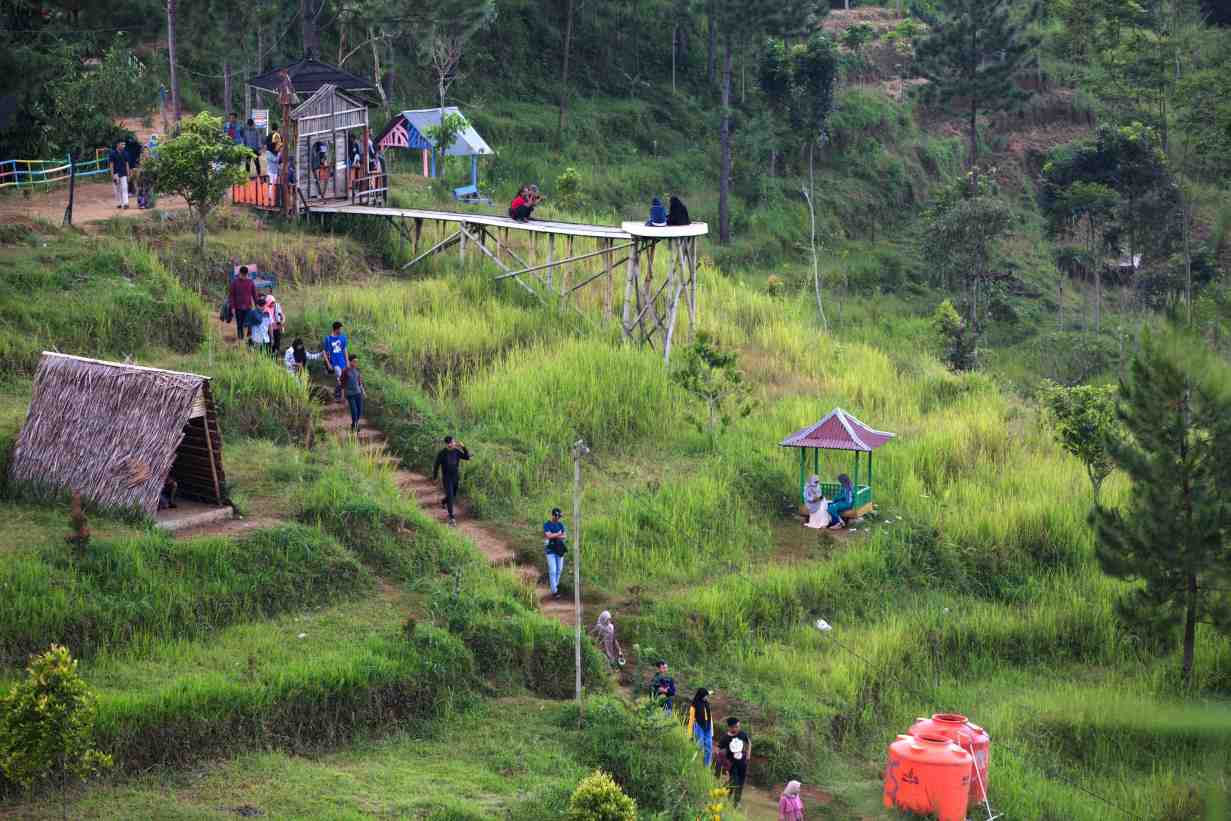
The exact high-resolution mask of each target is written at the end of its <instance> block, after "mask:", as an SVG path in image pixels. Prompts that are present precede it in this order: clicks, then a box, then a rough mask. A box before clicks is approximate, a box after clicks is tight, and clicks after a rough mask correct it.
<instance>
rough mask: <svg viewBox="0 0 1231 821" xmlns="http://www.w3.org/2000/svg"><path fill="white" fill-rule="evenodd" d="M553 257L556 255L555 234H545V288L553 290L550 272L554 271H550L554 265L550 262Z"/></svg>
mask: <svg viewBox="0 0 1231 821" xmlns="http://www.w3.org/2000/svg"><path fill="white" fill-rule="evenodd" d="M555 257H556V235H555V234H548V235H547V290H549V291H554V290H555V288H554V286H553V285H552V274H553V273H554V272H553V271H552V268H553V267H554V266H553V264H552V263H553V262H554V260H555Z"/></svg>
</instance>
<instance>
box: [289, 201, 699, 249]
mask: <svg viewBox="0 0 1231 821" xmlns="http://www.w3.org/2000/svg"><path fill="white" fill-rule="evenodd" d="M309 210H310V211H311V212H312V213H313V214H351V215H355V216H370V217H386V218H389V219H407V220H416V219H421V220H438V221H440V222H456V223H459V224H460V223H465V224H466V225H485V226H488V227H491V228H509V229H513V230H517V231H532V232H535V233H539V234H564V235H566V236H574V237H595V238H598V239H623V240H631V239H632V238H633V235H632V234H630V233H628V232H627V231H625V230H624V229H623V228H616V227H614V226H611V225H587V224H585V223H580V222H556V221H555V220H537V219H532V220H530V221H528V222H518V221H517V220H515V219H511V218H509V217H502V216H499V215H497V214H481V213H476V212H466V211H429V210H426V209H422V208H387V207H386V208H379V207H373V206H369V205H349V204H347V205H332V204H331V205H313V204H309ZM700 224H701V225H704V224H703V223H700ZM689 227H692V226H689ZM701 233H704V230H702V232H701Z"/></svg>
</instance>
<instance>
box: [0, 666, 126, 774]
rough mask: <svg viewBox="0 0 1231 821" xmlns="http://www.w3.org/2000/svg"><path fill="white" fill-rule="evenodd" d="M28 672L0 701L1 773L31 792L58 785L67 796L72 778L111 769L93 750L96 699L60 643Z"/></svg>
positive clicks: (98, 753)
mask: <svg viewBox="0 0 1231 821" xmlns="http://www.w3.org/2000/svg"><path fill="white" fill-rule="evenodd" d="M26 673H27V678H26V680H25V681H24V682H20V683H18V684H14V685H13V688H12V689H11V690H10V691H9V693H8V695H7V696H4V697H3V698H0V770H2V771H3V772H4V775H5V777H6V778H8V779H9V780H10V781H12V782H14V783H16V784H20V785H21V786H23V787H26V788H27V789H28V788H30V787H32V786H34V785H35V784H37V783H38V782H41V781H50V782H54V783H55V784H56V785H57V787H58V788H59V789H60V792H61V795H63V792H64V788H65V787H66V786H67V782H68V780H69V779H70V778H79V779H84V778H88V777H89V776H91V775H93V774H94V773H95V772H97V771H99V770H100V769H103V768H105V767H109V766H111V758H110V757H109V756H107V755H104V754H103V753H101V752H99V751H98V750H97V749H96V748H95V747H94V721H95V718H96V716H97V708H96V705H95V699H94V694H93V693H92V692H90V689H89V688H88V687H87V686H86V683H85V682H84V681H83V680H82V679H81V676H80V675H78V673H77V662H76V661H75V660H74V659H73V657H72V656H70V655H69V652H68V650H67V649H66V648H64V647H61V646H59V645H56V644H53V645H51V647H50V649H48V650H47V652H45V653H43V654H41V655H38V656H35V657H34V658H32V659H31V660H30V666H29V667H27V668H26Z"/></svg>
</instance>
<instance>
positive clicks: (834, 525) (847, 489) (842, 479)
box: [828, 473, 855, 530]
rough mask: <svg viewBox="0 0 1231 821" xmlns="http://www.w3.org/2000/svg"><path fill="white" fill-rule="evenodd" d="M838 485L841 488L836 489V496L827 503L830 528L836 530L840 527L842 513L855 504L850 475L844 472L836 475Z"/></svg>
mask: <svg viewBox="0 0 1231 821" xmlns="http://www.w3.org/2000/svg"><path fill="white" fill-rule="evenodd" d="M838 485H839V486H840V487H841V490H839V491H838V496H837V498H835V499H834V500H833V501H832V502H830V503H829V507H828V510H829V517H830V519H832V521H831V522H830V525H829V527H830V529H831V530H837V529H838V528H840V527H842V525H843V523H842V514H843V513H844V512H846V511H848V510H850V509H851V508H852V507H854V506H855V487H854V485H852V484H851V477H849V476H847V475H846V474H845V473H841V474H839V475H838Z"/></svg>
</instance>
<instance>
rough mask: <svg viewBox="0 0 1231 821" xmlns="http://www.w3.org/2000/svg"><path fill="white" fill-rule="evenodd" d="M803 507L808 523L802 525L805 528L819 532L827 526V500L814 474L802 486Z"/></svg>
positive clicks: (818, 478) (819, 480)
mask: <svg viewBox="0 0 1231 821" xmlns="http://www.w3.org/2000/svg"><path fill="white" fill-rule="evenodd" d="M804 507H806V508H807V510H808V521H807V522H805V523H804V524H805V525H806V526H807V527H811V528H815V529H817V530H819V529H821V528H823V527H827V526H828V525H829V519H830V516H829V500H828V499H826V498H825V491H824V490H823V489H822V488H821V477H819V476H817V475H816V474H815V473H814V474H812V475H811V476H809V477H808V484H806V485H804Z"/></svg>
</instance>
